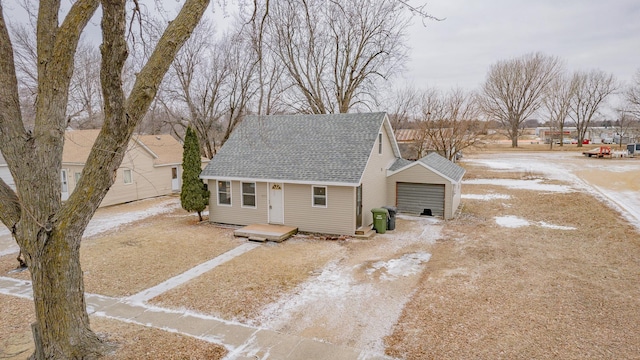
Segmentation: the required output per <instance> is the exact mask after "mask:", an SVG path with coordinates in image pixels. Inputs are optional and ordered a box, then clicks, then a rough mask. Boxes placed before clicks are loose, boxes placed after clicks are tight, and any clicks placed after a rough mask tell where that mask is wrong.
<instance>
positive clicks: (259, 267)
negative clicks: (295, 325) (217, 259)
mask: <svg viewBox="0 0 640 360" xmlns="http://www.w3.org/2000/svg"><path fill="white" fill-rule="evenodd" d="M340 251H341V245H340V243H339V242H336V241H326V240H312V239H290V240H287V241H286V242H283V243H279V244H278V243H266V244H264V245H262V246H260V247H258V248H256V249H253V250H251V251H249V252H248V253H245V254H244V255H242V256H241V257H237V258H235V259H233V260H231V261H229V262H227V263H224V264H222V265H220V266H218V267H216V268H215V269H213V270H212V271H209V272H207V273H206V274H204V275H202V276H200V277H198V278H196V279H194V280H193V281H190V282H189V283H187V284H184V285H181V286H179V287H177V288H175V289H172V290H171V291H169V292H167V293H164V294H162V295H160V296H158V297H156V298H154V299H152V300H151V302H152V303H154V304H155V305H159V306H166V307H173V308H187V309H191V310H196V311H199V312H202V313H206V314H211V315H214V316H218V317H221V318H224V319H233V320H238V321H246V320H248V319H251V318H253V317H255V316H256V315H258V314H259V311H260V309H261V308H262V307H263V306H264V305H266V304H269V303H271V302H273V301H276V300H277V299H278V298H279V297H280V295H281V294H284V293H287V292H289V291H290V290H292V289H293V288H295V287H296V286H297V285H299V284H301V283H303V282H304V281H306V280H307V279H308V278H309V277H310V276H312V275H313V274H314V272H315V271H318V270H319V269H321V268H322V267H323V266H324V265H325V264H326V263H327V261H329V259H331V258H332V257H335V255H336V253H338V252H340Z"/></svg>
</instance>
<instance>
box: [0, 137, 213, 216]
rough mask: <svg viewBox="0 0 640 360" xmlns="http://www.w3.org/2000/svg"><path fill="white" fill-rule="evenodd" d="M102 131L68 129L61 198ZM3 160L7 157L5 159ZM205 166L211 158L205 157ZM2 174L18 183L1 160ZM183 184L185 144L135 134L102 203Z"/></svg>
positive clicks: (154, 193) (159, 192)
mask: <svg viewBox="0 0 640 360" xmlns="http://www.w3.org/2000/svg"><path fill="white" fill-rule="evenodd" d="M99 132H100V130H67V131H66V132H65V142H64V148H63V151H62V169H61V174H60V180H61V196H62V200H63V201H64V200H66V199H68V198H69V195H70V194H71V193H72V192H73V190H74V189H75V187H76V184H77V183H78V180H79V179H80V176H81V174H82V169H83V168H84V164H85V162H86V161H87V158H88V157H89V152H90V151H91V147H92V146H93V144H94V143H95V141H96V138H97V137H98V134H99ZM2 160H4V159H2ZM202 161H203V166H204V164H206V162H208V159H206V158H203V160H202ZM0 176H2V179H3V180H4V181H5V182H6V183H7V184H8V185H9V186H11V187H12V188H13V189H15V185H14V183H13V178H12V177H11V173H10V172H9V170H8V168H7V165H6V162H4V161H1V162H0ZM181 187H182V144H180V143H179V142H178V141H177V140H176V139H175V138H173V137H172V136H171V135H167V134H164V135H136V134H134V135H133V137H132V139H131V141H130V143H129V146H128V147H127V151H126V153H125V156H124V159H123V161H122V164H121V165H120V167H119V168H118V170H117V172H116V180H115V182H114V184H113V185H112V186H111V188H110V189H109V192H107V195H106V196H105V197H104V199H103V200H102V203H101V204H100V206H108V205H114V204H121V203H126V202H130V201H135V200H141V199H146V198H151V197H156V196H161V195H168V194H172V193H176V192H180V189H181Z"/></svg>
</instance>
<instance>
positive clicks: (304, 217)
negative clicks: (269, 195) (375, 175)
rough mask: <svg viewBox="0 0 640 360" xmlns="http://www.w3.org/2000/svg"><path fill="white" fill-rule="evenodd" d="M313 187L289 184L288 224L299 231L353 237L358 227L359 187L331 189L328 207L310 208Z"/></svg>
mask: <svg viewBox="0 0 640 360" xmlns="http://www.w3.org/2000/svg"><path fill="white" fill-rule="evenodd" d="M310 188H311V186H310V185H304V184H285V191H284V204H285V205H284V219H285V225H289V226H295V227H297V228H298V230H299V231H307V232H318V233H325V234H341V235H353V234H354V233H355V226H356V188H354V187H351V186H327V192H326V193H327V194H331V199H330V201H328V202H327V206H326V207H314V206H309V192H310V191H311V190H310Z"/></svg>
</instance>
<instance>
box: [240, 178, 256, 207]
mask: <svg viewBox="0 0 640 360" xmlns="http://www.w3.org/2000/svg"><path fill="white" fill-rule="evenodd" d="M242 206H244V207H256V183H245V182H243V183H242Z"/></svg>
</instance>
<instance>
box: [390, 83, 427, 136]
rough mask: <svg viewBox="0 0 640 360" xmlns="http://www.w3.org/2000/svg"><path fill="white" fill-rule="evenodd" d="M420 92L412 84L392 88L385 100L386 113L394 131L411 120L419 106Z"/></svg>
mask: <svg viewBox="0 0 640 360" xmlns="http://www.w3.org/2000/svg"><path fill="white" fill-rule="evenodd" d="M420 98H421V96H420V92H419V91H418V90H417V89H416V88H415V87H413V86H407V87H404V88H401V89H394V90H392V91H391V94H390V96H389V97H388V98H387V99H386V100H385V103H386V106H387V114H388V116H389V121H390V122H391V127H392V128H393V130H394V131H396V130H398V129H400V128H402V126H405V125H406V124H407V123H408V122H409V121H410V120H412V119H413V118H414V117H415V116H416V114H417V112H418V111H419V108H420V102H421V101H420Z"/></svg>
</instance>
